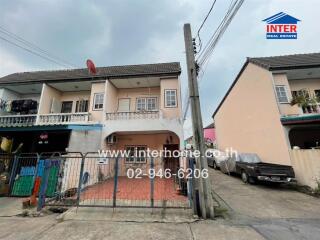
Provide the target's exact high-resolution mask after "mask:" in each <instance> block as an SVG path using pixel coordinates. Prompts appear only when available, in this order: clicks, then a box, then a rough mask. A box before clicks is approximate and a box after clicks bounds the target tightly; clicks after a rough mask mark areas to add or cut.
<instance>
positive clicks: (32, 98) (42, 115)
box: [0, 62, 183, 162]
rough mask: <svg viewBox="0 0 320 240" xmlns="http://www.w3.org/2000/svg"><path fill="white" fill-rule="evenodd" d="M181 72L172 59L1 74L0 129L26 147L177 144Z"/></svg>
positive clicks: (27, 149) (47, 149)
mask: <svg viewBox="0 0 320 240" xmlns="http://www.w3.org/2000/svg"><path fill="white" fill-rule="evenodd" d="M180 73H181V68H180V64H179V63H177V62H173V63H159V64H145V65H128V66H112V67H99V68H97V74H96V75H90V74H89V73H88V70H87V69H72V70H61V71H60V70H58V71H38V72H22V73H14V74H11V75H8V76H4V77H2V78H0V136H1V137H6V138H9V139H12V140H13V143H14V147H13V149H14V148H15V147H16V146H17V145H18V144H20V143H23V149H22V151H23V152H52V151H58V152H65V151H69V152H72V151H79V152H90V151H97V150H99V149H123V150H124V149H127V150H130V149H138V150H144V149H146V148H149V149H151V150H162V149H164V148H168V149H171V150H174V149H180V147H181V146H183V145H182V143H183V129H182V121H181V101H180V98H181V97H180V82H179V75H180ZM126 161H129V162H135V161H139V159H137V158H127V159H126Z"/></svg>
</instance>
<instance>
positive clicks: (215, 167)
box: [213, 161, 218, 170]
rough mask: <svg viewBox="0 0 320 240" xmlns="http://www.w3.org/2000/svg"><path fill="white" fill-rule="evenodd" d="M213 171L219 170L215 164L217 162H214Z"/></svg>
mask: <svg viewBox="0 0 320 240" xmlns="http://www.w3.org/2000/svg"><path fill="white" fill-rule="evenodd" d="M213 169H215V170H217V169H218V166H217V164H216V162H215V161H214V162H213Z"/></svg>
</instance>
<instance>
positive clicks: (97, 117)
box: [89, 82, 106, 122]
mask: <svg viewBox="0 0 320 240" xmlns="http://www.w3.org/2000/svg"><path fill="white" fill-rule="evenodd" d="M96 93H103V94H104V98H106V94H105V82H97V83H92V85H91V96H90V104H89V112H90V113H91V120H92V121H95V122H101V121H103V117H104V116H103V113H104V108H103V109H101V110H94V109H93V104H94V95H95V94H96ZM104 107H105V105H104Z"/></svg>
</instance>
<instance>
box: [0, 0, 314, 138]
mask: <svg viewBox="0 0 320 240" xmlns="http://www.w3.org/2000/svg"><path fill="white" fill-rule="evenodd" d="M212 2H213V0H197V1H195V0H135V1H133V0H130V1H129V0H104V1H101V0H27V1H26V0H0V27H2V28H5V29H7V30H9V31H10V32H13V33H15V34H16V35H18V36H20V37H22V38H24V39H26V40H28V41H30V42H32V43H34V44H36V45H37V46H39V47H41V48H42V49H45V50H47V51H48V52H50V53H52V54H54V55H55V56H57V57H59V58H61V59H64V60H65V61H68V62H70V63H72V65H74V66H76V67H85V66H86V65H85V61H86V59H88V58H90V59H92V60H93V61H94V62H95V64H96V66H111V65H127V64H145V63H158V62H172V61H178V62H180V64H181V67H182V74H181V77H180V80H181V85H182V94H183V97H182V99H184V95H185V94H186V93H187V76H186V62H185V50H184V39H183V24H184V23H190V24H191V27H192V31H193V35H196V34H195V33H196V32H197V30H198V28H199V26H200V24H201V22H202V21H203V19H204V17H205V15H206V14H207V12H208V10H209V8H210V6H211V4H212ZM230 2H231V0H217V3H216V5H215V7H214V9H213V11H212V13H211V15H210V16H209V18H208V20H207V21H206V23H205V25H204V27H203V28H202V29H201V32H200V36H201V39H202V42H203V43H204V44H206V43H207V41H208V39H209V38H210V36H211V35H212V34H213V32H214V31H215V29H216V27H217V26H218V24H219V23H220V21H221V19H222V17H223V16H224V14H225V13H226V10H227V8H228V6H229V4H230ZM319 9H320V1H319V0H304V1H302V0H281V1H279V0H245V2H244V4H243V5H242V7H241V9H240V10H239V12H238V14H237V15H236V17H235V18H234V20H233V21H232V23H231V24H230V26H229V28H228V29H227V31H226V32H225V34H224V36H223V37H222V38H221V40H220V41H219V43H218V45H217V46H216V48H215V49H214V51H213V54H212V55H211V57H210V62H209V63H208V65H207V67H206V70H205V73H204V76H203V79H202V80H201V82H200V84H199V87H200V101H201V109H202V118H203V124H204V126H206V125H208V124H210V123H212V118H211V116H212V113H213V112H214V110H215V109H216V107H217V105H218V104H219V102H220V101H221V99H222V98H223V96H224V95H225V93H226V91H227V90H228V88H229V87H230V85H231V83H232V81H233V80H234V78H235V76H236V75H237V73H238V72H239V71H240V69H241V66H242V65H243V64H244V62H245V61H246V57H262V56H275V55H286V54H298V53H310V52H319V47H320V45H319V38H318V37H319V36H320V27H319V25H318V23H319V22H320V14H319ZM278 12H285V13H287V14H289V15H292V16H293V17H296V18H298V19H300V20H301V22H299V24H298V39H297V40H267V39H265V28H266V27H265V23H264V22H262V20H263V19H265V18H267V17H270V16H272V15H274V14H276V13H278ZM1 36H2V37H4V36H5V35H3V34H2V33H1V32H0V37H1ZM51 69H61V66H58V65H56V64H54V63H52V62H49V61H46V60H44V59H42V58H39V57H38V56H34V55H32V54H30V53H28V52H25V51H24V50H22V49H19V48H17V47H16V46H12V45H10V44H9V43H7V42H5V41H3V40H2V39H0V77H2V76H5V75H7V74H11V73H14V72H22V71H33V70H51ZM183 102H184V101H183ZM191 126H192V124H191V121H190V113H189V114H188V118H187V120H186V121H185V124H184V129H185V137H188V136H190V135H191V133H192V131H191Z"/></svg>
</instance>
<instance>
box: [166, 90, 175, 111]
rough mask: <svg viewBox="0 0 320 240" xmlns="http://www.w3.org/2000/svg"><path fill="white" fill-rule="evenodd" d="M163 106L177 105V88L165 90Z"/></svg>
mask: <svg viewBox="0 0 320 240" xmlns="http://www.w3.org/2000/svg"><path fill="white" fill-rule="evenodd" d="M164 94H165V96H164V97H165V107H177V90H165V93H164Z"/></svg>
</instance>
